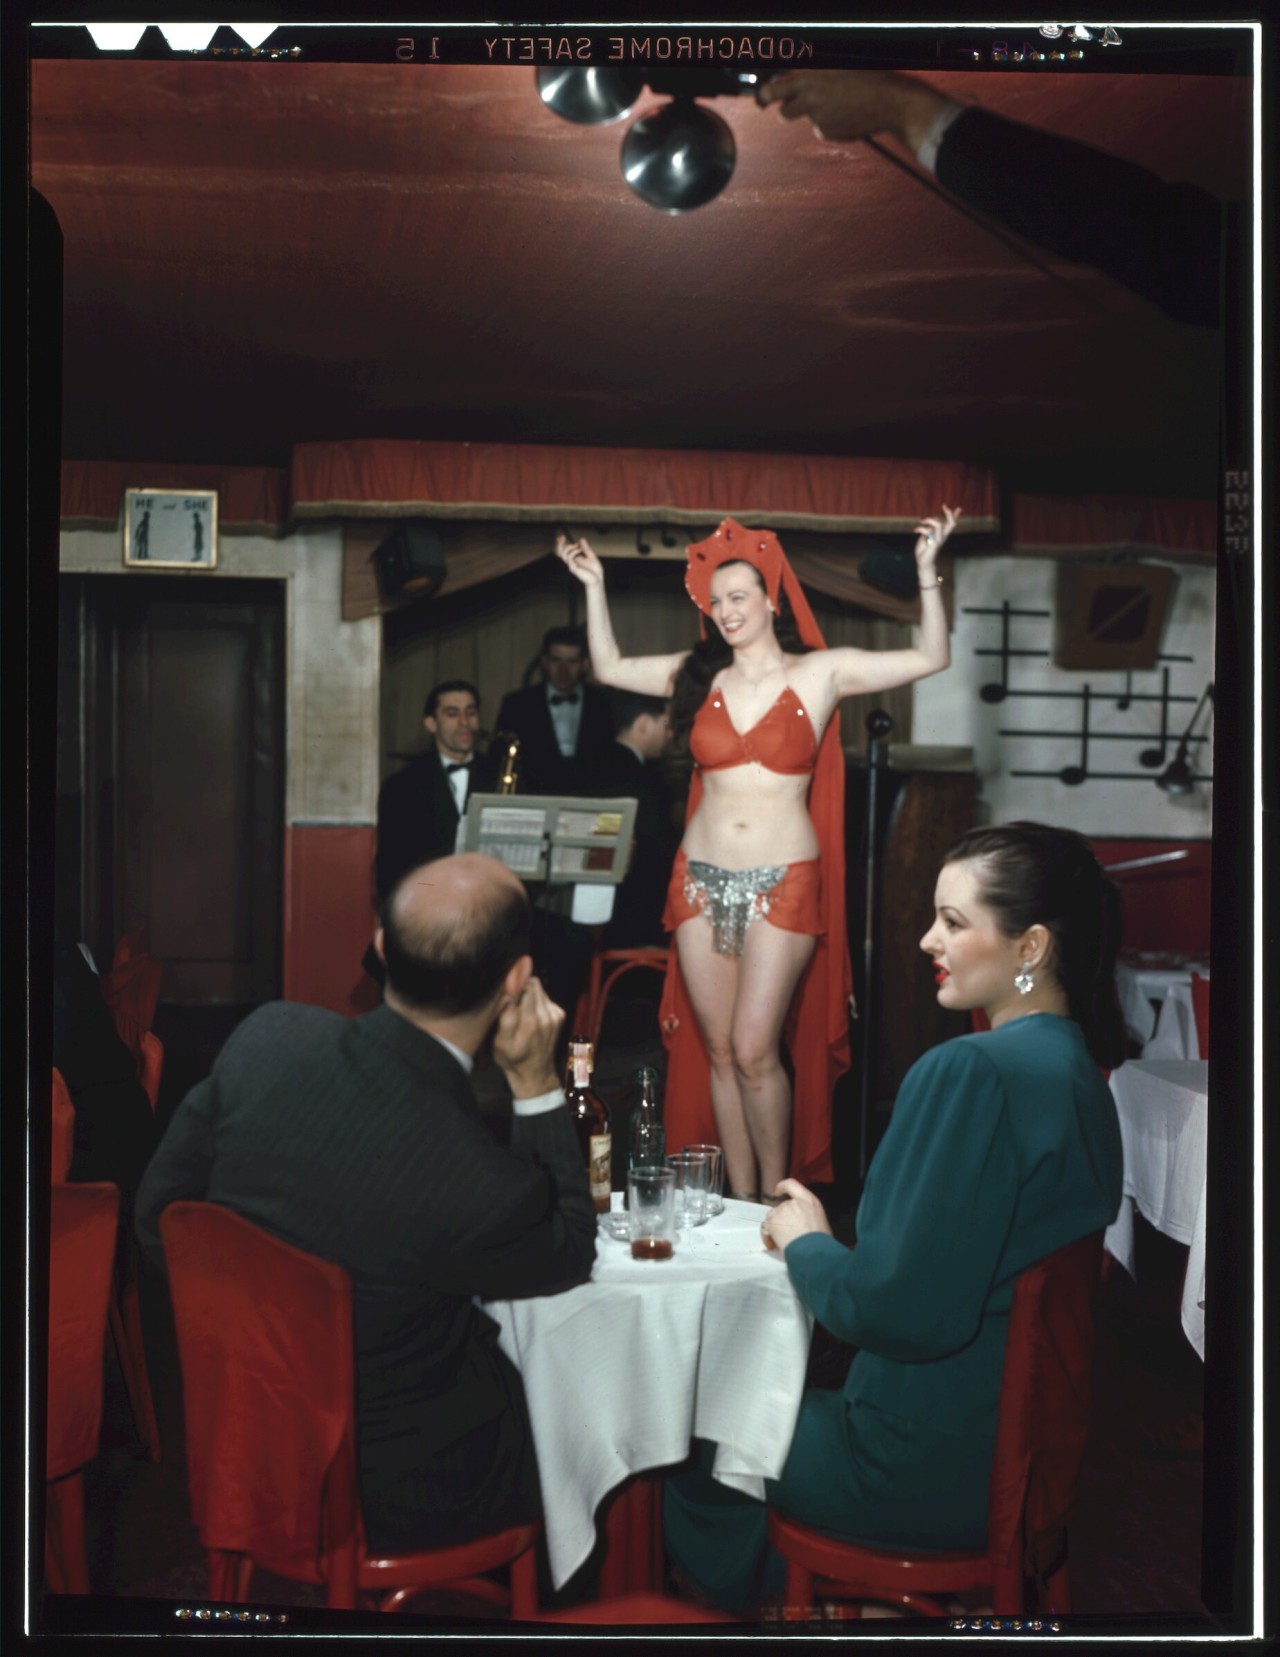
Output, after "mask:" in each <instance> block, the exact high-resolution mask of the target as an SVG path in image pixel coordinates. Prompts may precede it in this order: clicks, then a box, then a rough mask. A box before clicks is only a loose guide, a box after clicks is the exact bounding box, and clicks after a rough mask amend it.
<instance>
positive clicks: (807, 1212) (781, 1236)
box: [760, 1179, 831, 1250]
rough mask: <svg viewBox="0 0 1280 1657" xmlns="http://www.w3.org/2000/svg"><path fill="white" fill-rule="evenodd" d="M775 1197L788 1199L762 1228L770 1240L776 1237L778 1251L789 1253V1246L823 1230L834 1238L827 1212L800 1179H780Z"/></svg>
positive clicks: (769, 1216)
mask: <svg viewBox="0 0 1280 1657" xmlns="http://www.w3.org/2000/svg"><path fill="white" fill-rule="evenodd" d="M773 1194H774V1196H775V1197H786V1198H787V1199H788V1200H787V1201H786V1202H780V1203H779V1204H778V1206H777V1207H776V1208H771V1209H770V1210H769V1212H768V1213H767V1214H766V1215H765V1217H764V1221H763V1223H762V1224H761V1227H760V1230H761V1232H762V1233H763V1235H764V1236H765V1237H766V1238H772V1240H773V1244H774V1247H775V1248H780V1249H783V1250H785V1249H786V1246H787V1244H788V1243H793V1242H795V1240H796V1238H797V1237H804V1236H807V1235H808V1234H809V1232H811V1231H821V1232H823V1233H824V1234H825V1235H826V1236H828V1237H830V1235H831V1227H830V1225H829V1224H828V1223H827V1211H826V1209H825V1208H823V1206H822V1204H821V1203H820V1202H819V1201H818V1199H817V1197H815V1196H814V1194H813V1192H812V1191H810V1189H809V1188H808V1186H807V1185H801V1183H800V1181H799V1180H798V1179H780V1180H779V1181H778V1183H777V1184H776V1185H775V1186H774V1188H773Z"/></svg>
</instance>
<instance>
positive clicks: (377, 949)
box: [373, 927, 387, 967]
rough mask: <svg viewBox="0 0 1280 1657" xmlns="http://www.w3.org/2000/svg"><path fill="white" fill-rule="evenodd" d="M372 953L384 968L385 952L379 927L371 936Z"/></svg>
mask: <svg viewBox="0 0 1280 1657" xmlns="http://www.w3.org/2000/svg"><path fill="white" fill-rule="evenodd" d="M373 953H374V954H375V955H376V956H377V957H378V959H379V960H380V961H381V962H382V964H383V966H384V967H385V966H386V964H387V952H386V950H385V949H384V948H383V947H382V928H381V927H379V928H378V930H377V931H376V932H375V933H374V935H373Z"/></svg>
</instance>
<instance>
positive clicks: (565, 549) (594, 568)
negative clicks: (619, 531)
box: [556, 535, 604, 587]
mask: <svg viewBox="0 0 1280 1657" xmlns="http://www.w3.org/2000/svg"><path fill="white" fill-rule="evenodd" d="M556 557H557V558H558V559H560V561H561V563H563V564H564V565H565V566H566V568H567V569H568V570H569V571H570V573H571V574H572V575H576V576H577V578H578V580H579V581H581V583H582V585H583V586H584V587H602V586H603V585H604V565H603V564H602V563H601V562H600V560H599V558H598V557H597V556H596V554H595V553H594V552H593V551H592V548H591V543H590V541H588V540H587V538H586V536H585V535H584V536H581V537H580V538H579V539H578V540H576V541H571V540H569V538H568V537H567V536H565V535H557V536H556Z"/></svg>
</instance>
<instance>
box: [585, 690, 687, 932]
mask: <svg viewBox="0 0 1280 1657" xmlns="http://www.w3.org/2000/svg"><path fill="white" fill-rule="evenodd" d="M606 695H607V696H608V698H609V704H610V708H611V710H612V713H613V721H614V742H613V749H612V752H611V753H610V755H609V759H608V762H607V764H606V765H605V767H604V769H603V770H602V771H601V773H600V786H599V789H598V792H599V793H600V794H602V795H617V796H618V797H623V796H626V795H631V796H633V797H634V799H635V801H636V822H635V831H634V836H633V839H632V850H631V861H630V863H629V865H628V867H627V872H626V874H625V876H624V877H623V879H622V882H621V884H620V885H619V886H618V889H617V891H616V892H615V893H614V899H613V914H612V916H611V917H610V919H609V922H608V925H607V926H606V927H605V933H604V947H605V948H606V949H633V948H636V947H638V946H640V945H643V944H657V945H664V944H665V943H666V941H667V939H666V934H665V933H664V932H663V930H662V908H663V904H664V903H665V901H666V895H667V886H668V884H669V882H670V880H671V866H672V864H673V863H674V862H675V855H676V848H677V847H678V846H679V844H680V833H679V830H678V829H677V828H676V826H675V820H674V816H673V798H672V793H671V789H670V787H669V786H668V784H667V782H666V779H665V778H664V776H663V774H662V767H661V764H660V761H661V758H662V753H663V750H664V749H665V748H666V746H667V743H668V741H669V740H670V737H671V727H670V725H669V724H668V723H667V704H666V703H665V702H664V701H663V699H662V698H661V697H660V696H641V695H640V694H639V693H638V692H636V691H628V690H610V691H607V692H606Z"/></svg>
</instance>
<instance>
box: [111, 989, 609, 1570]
mask: <svg viewBox="0 0 1280 1657" xmlns="http://www.w3.org/2000/svg"><path fill="white" fill-rule="evenodd" d="M179 1198H192V1199H196V1200H207V1201H209V1202H216V1203H222V1204H224V1205H225V1206H226V1207H228V1208H231V1209H234V1210H235V1211H236V1212H237V1213H239V1214H242V1215H243V1216H244V1217H245V1218H246V1219H248V1220H250V1221H252V1222H253V1223H254V1224H255V1225H258V1226H261V1227H262V1228H263V1229H264V1230H266V1231H269V1232H272V1233H273V1234H274V1235H275V1236H277V1237H280V1238H283V1240H284V1241H285V1242H287V1243H291V1244H292V1245H293V1246H294V1247H295V1248H300V1249H303V1250H305V1251H306V1252H307V1253H310V1254H316V1255H320V1256H321V1257H322V1258H324V1259H326V1260H332V1261H335V1262H336V1263H337V1264H338V1265H340V1266H343V1267H344V1268H345V1269H346V1270H347V1271H349V1272H350V1273H351V1276H352V1280H353V1290H354V1301H355V1351H356V1411H357V1421H358V1455H359V1465H360V1490H361V1499H362V1502H363V1507H364V1519H365V1528H366V1532H367V1534H368V1538H369V1542H370V1545H371V1546H373V1547H375V1548H378V1547H384V1548H411V1547H418V1546H423V1547H430V1546H434V1545H436V1544H437V1543H438V1542H441V1541H445V1540H450V1539H452V1540H456V1541H463V1540H465V1539H467V1538H468V1537H471V1536H478V1535H483V1534H484V1533H485V1532H487V1531H490V1530H497V1529H501V1528H503V1527H504V1526H506V1525H509V1524H514V1523H519V1522H522V1521H523V1520H524V1519H527V1518H529V1517H531V1516H533V1515H536V1512H537V1506H538V1503H537V1482H536V1473H535V1472H534V1466H533V1457H532V1448H531V1445H530V1443H529V1440H528V1428H527V1417H526V1416H525V1412H524V1395H523V1390H522V1387H521V1384H520V1377H519V1374H518V1372H517V1371H516V1370H515V1368H514V1366H513V1365H512V1364H511V1363H510V1362H509V1361H508V1360H507V1358H506V1357H505V1356H504V1355H503V1353H502V1352H501V1351H500V1349H499V1347H498V1341H497V1335H498V1330H497V1325H496V1324H495V1323H494V1322H493V1320H492V1319H491V1318H490V1317H489V1316H488V1315H487V1314H486V1313H484V1312H483V1311H481V1310H480V1309H479V1308H478V1307H477V1306H476V1305H475V1304H474V1303H473V1301H472V1296H473V1295H478V1296H481V1297H487V1298H497V1299H508V1298H514V1297H518V1296H523V1295H543V1294H554V1293H556V1292H557V1291H558V1290H561V1289H567V1288H570V1287H572V1286H573V1285H574V1284H577V1283H581V1282H584V1281H585V1280H586V1278H587V1277H588V1276H589V1275H590V1271H591V1263H592V1260H593V1259H594V1256H595V1235H596V1218H595V1211H594V1209H593V1207H592V1204H591V1198H590V1195H589V1193H588V1188H587V1182H586V1176H585V1174H584V1171H583V1167H582V1161H581V1157H580V1155H579V1150H578V1142H577V1136H576V1134H575V1132H574V1128H573V1123H572V1121H571V1119H570V1116H569V1112H568V1110H567V1109H566V1108H565V1107H564V1106H558V1107H557V1108H556V1109H554V1110H551V1111H548V1112H546V1113H545V1114H543V1115H538V1116H527V1117H522V1116H515V1117H513V1120H512V1128H511V1145H510V1148H509V1149H508V1148H504V1147H503V1146H501V1145H499V1144H498V1143H497V1142H496V1140H495V1139H494V1137H493V1135H492V1133H491V1132H490V1130H489V1128H488V1126H487V1125H486V1124H485V1122H484V1121H483V1120H482V1119H481V1118H480V1116H479V1115H478V1114H477V1112H476V1109H475V1103H474V1097H473V1095H472V1092H471V1086H470V1082H469V1080H468V1078H467V1075H466V1073H465V1072H464V1070H463V1068H462V1066H461V1065H460V1064H459V1063H458V1061H457V1059H456V1058H455V1057H454V1056H453V1055H452V1054H451V1053H450V1052H449V1051H448V1049H447V1048H445V1047H444V1046H442V1045H441V1043H439V1042H438V1041H436V1040H435V1039H434V1038H433V1037H432V1036H429V1035H427V1034H426V1033H425V1032H424V1031H422V1030H419V1029H418V1028H417V1027H416V1026H415V1025H413V1024H411V1023H409V1021H408V1020H407V1019H405V1018H402V1017H401V1016H400V1015H399V1014H397V1013H395V1012H393V1011H392V1010H391V1009H390V1008H388V1007H386V1006H382V1007H379V1008H377V1010H376V1011H374V1012H372V1013H369V1014H367V1015H366V1016H365V1017H363V1018H359V1019H348V1018H343V1017H341V1016H339V1015H338V1014H336V1013H331V1012H327V1011H325V1010H324V1009H322V1008H318V1007H303V1006H295V1005H292V1004H290V1003H286V1002H274V1003H272V1004H271V1005H269V1006H266V1007H262V1008H260V1009H259V1010H258V1011H257V1012H256V1013H254V1014H252V1015H251V1016H250V1017H249V1018H248V1019H246V1020H245V1022H244V1023H243V1024H241V1025H240V1026H239V1028H238V1029H237V1030H236V1031H235V1033H234V1034H233V1035H232V1036H231V1038H230V1040H229V1041H228V1042H227V1044H226V1046H225V1047H224V1048H223V1050H222V1052H221V1053H220V1054H219V1056H218V1059H217V1062H216V1063H215V1065H214V1068H213V1073H212V1075H211V1076H209V1077H208V1078H206V1079H205V1080H204V1081H202V1082H200V1083H199V1084H198V1085H197V1086H196V1087H194V1088H193V1089H192V1090H191V1092H190V1093H188V1094H187V1096H186V1098H185V1099H184V1100H183V1102H182V1104H181V1105H180V1106H179V1108H178V1110H177V1112H176V1114H175V1116H174V1118H173V1121H172V1123H171V1124H170V1127H169V1129H168V1132H167V1133H166V1134H165V1136H164V1139H163V1140H162V1141H161V1144H160V1148H159V1150H158V1151H157V1152H156V1155H155V1157H154V1158H153V1160H152V1162H151V1165H150V1166H149V1168H148V1169H147V1172H146V1174H145V1176H144V1178H143V1181H142V1185H141V1188H140V1189H139V1192H138V1200H137V1209H136V1213H137V1231H138V1236H139V1238H140V1240H141V1242H142V1244H143V1246H144V1247H145V1248H146V1250H147V1252H148V1253H149V1254H150V1255H151V1256H152V1257H153V1258H154V1259H156V1260H157V1262H159V1263H160V1264H161V1265H163V1253H162V1250H161V1246H160V1236H159V1218H160V1213H161V1210H162V1209H164V1207H165V1206H166V1205H167V1204H168V1203H171V1202H174V1201H177V1200H178V1199H179ZM517 1474H522V1476H521V1477H519V1478H517V1477H516V1475H517ZM531 1475H532V1476H531ZM513 1485H514V1490H513V1488H512V1487H513ZM530 1510H531V1511H530Z"/></svg>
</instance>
